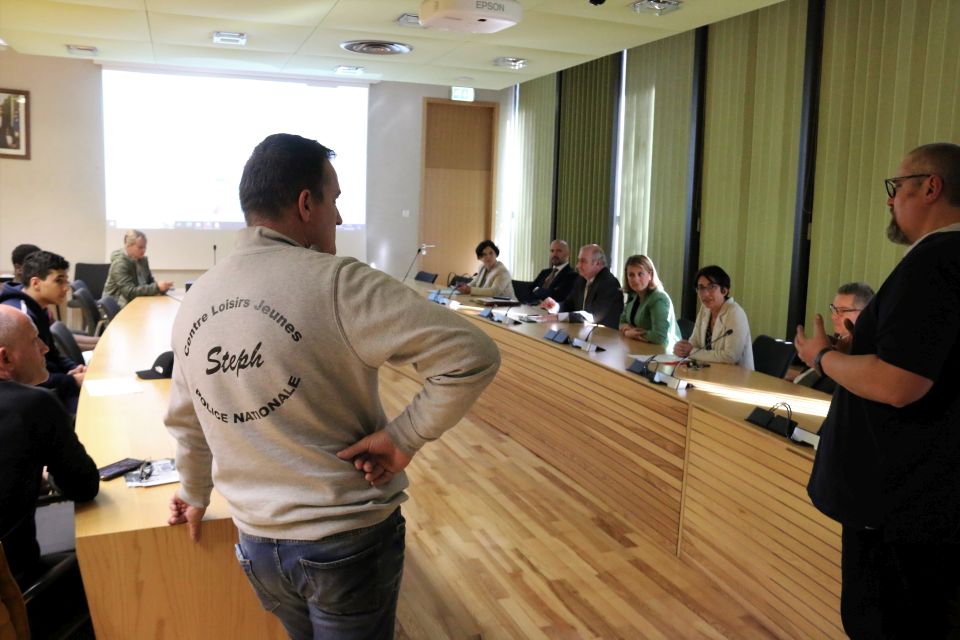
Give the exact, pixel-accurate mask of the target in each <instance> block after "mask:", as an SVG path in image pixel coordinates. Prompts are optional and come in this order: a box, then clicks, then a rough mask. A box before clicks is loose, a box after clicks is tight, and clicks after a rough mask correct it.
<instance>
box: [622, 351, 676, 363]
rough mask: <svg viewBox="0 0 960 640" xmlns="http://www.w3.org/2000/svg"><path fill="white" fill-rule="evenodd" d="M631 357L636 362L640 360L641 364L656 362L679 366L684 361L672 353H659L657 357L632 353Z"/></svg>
mask: <svg viewBox="0 0 960 640" xmlns="http://www.w3.org/2000/svg"><path fill="white" fill-rule="evenodd" d="M630 357H631V358H633V359H634V360H639V361H640V362H647V363H650V362H656V363H657V364H662V365H678V364H680V361H681V360H683V358H681V357H680V356H675V355H673V354H672V353H658V354H656V355H646V354H639V353H631V354H630Z"/></svg>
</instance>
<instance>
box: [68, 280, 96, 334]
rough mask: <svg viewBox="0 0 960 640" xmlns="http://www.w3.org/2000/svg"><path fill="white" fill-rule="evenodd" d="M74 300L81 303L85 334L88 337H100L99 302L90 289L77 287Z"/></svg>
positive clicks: (74, 291)
mask: <svg viewBox="0 0 960 640" xmlns="http://www.w3.org/2000/svg"><path fill="white" fill-rule="evenodd" d="M73 299H74V300H76V301H77V302H79V303H80V313H81V314H82V315H83V332H84V333H85V334H87V335H88V336H96V335H100V334H99V333H97V332H98V331H99V329H100V322H101V318H100V309H99V308H98V307H97V301H96V300H94V298H93V294H91V293H90V290H89V289H86V288H84V287H77V288H75V289H74V290H73Z"/></svg>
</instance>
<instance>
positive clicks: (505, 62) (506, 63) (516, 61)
mask: <svg viewBox="0 0 960 640" xmlns="http://www.w3.org/2000/svg"><path fill="white" fill-rule="evenodd" d="M493 64H494V65H496V66H498V67H506V68H507V69H523V68H524V67H525V66H527V60H525V59H524V58H513V57H510V56H501V57H499V58H497V59H496V60H494V61H493Z"/></svg>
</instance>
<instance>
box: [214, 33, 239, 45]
mask: <svg viewBox="0 0 960 640" xmlns="http://www.w3.org/2000/svg"><path fill="white" fill-rule="evenodd" d="M213 44H229V45H233V46H236V47H245V46H247V34H245V33H240V32H239V31H214V32H213Z"/></svg>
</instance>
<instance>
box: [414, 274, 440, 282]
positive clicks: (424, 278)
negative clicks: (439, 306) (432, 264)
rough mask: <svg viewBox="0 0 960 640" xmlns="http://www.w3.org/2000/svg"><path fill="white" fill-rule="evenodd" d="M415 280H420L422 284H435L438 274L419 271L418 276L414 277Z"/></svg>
mask: <svg viewBox="0 0 960 640" xmlns="http://www.w3.org/2000/svg"><path fill="white" fill-rule="evenodd" d="M413 279H414V280H419V281H420V282H429V283H430V284H433V283H434V282H436V281H437V274H436V273H430V272H429V271H417V275H416V276H414V278H413Z"/></svg>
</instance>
